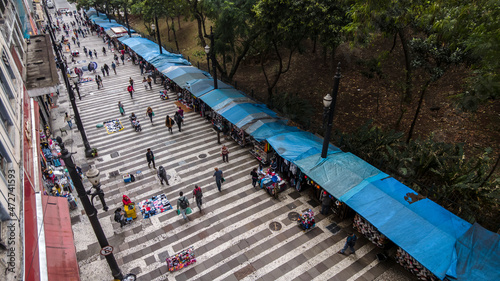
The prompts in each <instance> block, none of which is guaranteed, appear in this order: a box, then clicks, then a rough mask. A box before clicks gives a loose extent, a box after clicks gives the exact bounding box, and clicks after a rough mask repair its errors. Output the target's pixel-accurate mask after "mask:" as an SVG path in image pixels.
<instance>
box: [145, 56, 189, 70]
mask: <svg viewBox="0 0 500 281" xmlns="http://www.w3.org/2000/svg"><path fill="white" fill-rule="evenodd" d="M149 63H151V64H152V65H153V66H154V67H155V68H156V69H160V68H165V67H170V66H175V65H190V64H191V63H190V62H188V61H187V60H186V59H183V58H182V56H181V55H177V54H172V53H169V54H159V55H157V56H156V57H154V58H152V59H150V60H149Z"/></svg>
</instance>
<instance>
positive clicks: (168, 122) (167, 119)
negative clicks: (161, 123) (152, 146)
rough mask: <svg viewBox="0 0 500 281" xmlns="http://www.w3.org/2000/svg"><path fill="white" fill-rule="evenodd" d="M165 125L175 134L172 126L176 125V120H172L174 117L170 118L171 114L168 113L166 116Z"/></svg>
mask: <svg viewBox="0 0 500 281" xmlns="http://www.w3.org/2000/svg"><path fill="white" fill-rule="evenodd" d="M165 126H167V128H168V130H169V131H170V133H171V134H173V132H172V127H173V126H174V120H172V118H170V116H168V115H167V117H166V118H165Z"/></svg>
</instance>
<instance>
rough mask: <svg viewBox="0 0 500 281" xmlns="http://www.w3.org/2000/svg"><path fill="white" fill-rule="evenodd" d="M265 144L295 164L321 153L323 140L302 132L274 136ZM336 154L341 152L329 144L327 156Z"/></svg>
mask: <svg viewBox="0 0 500 281" xmlns="http://www.w3.org/2000/svg"><path fill="white" fill-rule="evenodd" d="M267 142H269V144H270V145H271V146H272V147H273V148H274V150H275V151H276V152H277V153H278V154H279V155H280V156H281V157H283V158H285V159H286V160H288V161H291V162H292V163H295V164H296V162H297V160H300V159H303V158H306V157H309V156H311V155H314V154H318V153H321V150H322V148H323V139H321V138H319V137H317V136H315V135H313V134H311V133H309V132H304V131H299V132H290V133H284V134H280V135H275V136H272V137H270V138H268V139H267ZM337 152H341V150H340V149H338V148H337V147H335V146H333V145H331V144H330V145H329V147H328V154H331V153H337ZM306 174H307V173H306Z"/></svg>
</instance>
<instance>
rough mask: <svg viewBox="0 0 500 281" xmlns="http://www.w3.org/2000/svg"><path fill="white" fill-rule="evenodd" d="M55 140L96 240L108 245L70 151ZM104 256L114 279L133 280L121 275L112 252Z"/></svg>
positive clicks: (133, 278) (103, 246)
mask: <svg viewBox="0 0 500 281" xmlns="http://www.w3.org/2000/svg"><path fill="white" fill-rule="evenodd" d="M57 142H58V143H59V146H60V147H61V158H62V159H63V160H64V163H65V165H66V168H67V169H68V172H69V176H70V177H71V180H72V181H73V184H74V185H75V189H76V191H77V192H78V197H79V198H80V202H82V205H83V209H84V210H85V213H86V214H87V217H88V218H89V222H90V224H91V226H92V228H93V229H94V233H95V236H96V237H97V241H99V245H100V246H101V248H105V247H109V243H108V239H107V238H106V235H104V231H103V230H102V227H101V224H100V222H99V218H98V217H97V210H96V209H95V208H94V206H93V205H92V203H91V202H90V200H89V197H88V196H87V192H86V191H85V188H84V187H83V183H82V180H81V178H80V175H78V172H77V171H76V167H75V163H73V157H72V156H71V153H70V152H69V151H68V150H67V149H66V148H65V147H64V143H63V141H62V139H61V137H57ZM104 257H105V258H106V261H107V262H108V265H109V267H110V269H111V274H112V275H113V277H114V278H115V280H130V281H133V280H135V276H133V275H130V274H129V275H127V276H125V277H123V274H122V272H121V270H120V268H119V267H118V263H117V262H116V259H115V256H114V255H113V252H111V253H109V254H107V255H105V256H104Z"/></svg>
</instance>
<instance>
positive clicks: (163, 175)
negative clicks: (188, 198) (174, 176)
mask: <svg viewBox="0 0 500 281" xmlns="http://www.w3.org/2000/svg"><path fill="white" fill-rule="evenodd" d="M158 178H159V179H160V183H161V184H163V181H165V182H166V183H167V185H170V184H168V178H167V171H165V168H163V166H160V167H158Z"/></svg>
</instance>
